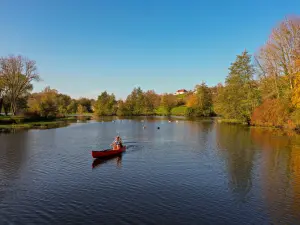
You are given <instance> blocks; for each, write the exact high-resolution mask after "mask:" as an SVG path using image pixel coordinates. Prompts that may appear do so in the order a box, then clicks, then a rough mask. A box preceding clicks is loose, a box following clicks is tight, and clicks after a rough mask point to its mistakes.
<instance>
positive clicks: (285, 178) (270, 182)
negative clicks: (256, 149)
mask: <svg viewBox="0 0 300 225" xmlns="http://www.w3.org/2000/svg"><path fill="white" fill-rule="evenodd" d="M251 137H252V139H253V141H255V144H257V145H258V146H260V147H261V148H262V151H261V159H262V163H261V164H262V166H261V174H262V191H263V193H264V196H265V197H266V203H267V204H268V208H269V211H270V213H271V216H272V219H273V222H274V223H275V224H279V223H284V222H286V224H287V222H288V220H287V221H284V220H283V218H284V215H285V214H289V213H290V212H292V211H293V212H294V214H293V215H299V212H300V145H299V144H300V136H299V135H296V134H295V133H294V134H292V133H290V134H289V136H287V135H286V132H284V131H282V130H269V129H263V128H252V129H251ZM285 219H287V218H285ZM294 219H295V220H298V221H299V220H300V216H298V218H297V217H295V218H294Z"/></svg>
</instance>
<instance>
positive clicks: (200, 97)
mask: <svg viewBox="0 0 300 225" xmlns="http://www.w3.org/2000/svg"><path fill="white" fill-rule="evenodd" d="M195 97H196V102H195V105H194V106H193V107H192V108H193V111H194V114H195V115H196V116H210V115H211V114H212V104H213V103H212V93H211V90H210V89H209V87H208V86H207V85H206V83H205V82H202V84H200V85H197V86H196V94H195Z"/></svg>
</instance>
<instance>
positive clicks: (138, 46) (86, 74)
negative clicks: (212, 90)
mask: <svg viewBox="0 0 300 225" xmlns="http://www.w3.org/2000/svg"><path fill="white" fill-rule="evenodd" d="M0 4H1V5H0V23H1V35H0V56H6V55H8V54H22V55H24V56H27V57H29V58H31V59H34V60H36V61H37V65H38V69H39V73H40V75H41V77H42V78H43V82H40V83H39V84H35V91H40V90H41V89H42V88H44V87H45V86H47V85H50V86H51V88H55V89H57V90H58V91H60V92H62V93H66V94H69V95H71V96H72V97H75V98H78V97H80V96H87V97H96V96H97V95H98V94H100V93H101V92H102V91H104V90H107V91H108V92H110V93H111V92H114V93H115V94H116V96H117V97H118V98H119V97H125V96H127V94H129V93H130V92H131V90H132V89H133V87H135V86H141V87H142V88H143V89H144V90H148V89H154V90H155V91H157V92H158V93H162V92H174V91H176V90H177V89H180V88H185V89H192V88H193V87H194V86H195V85H196V84H197V83H200V82H201V81H202V80H204V81H206V82H207V83H208V85H215V84H217V83H219V82H223V81H224V78H225V77H226V75H227V72H228V67H229V66H230V63H231V62H232V61H234V59H235V57H236V55H237V54H239V53H241V52H242V51H243V50H244V49H245V48H246V49H247V50H249V52H250V53H251V54H253V53H254V52H256V51H257V50H258V49H259V47H260V46H262V45H263V44H264V42H265V41H266V40H267V38H268V35H269V34H270V32H271V29H272V28H273V27H274V26H275V25H276V24H277V23H278V22H280V21H281V20H282V19H284V18H285V17H286V16H289V15H300V0H251V1H250V0H247V1H246V0H244V1H243V0H227V1H225V0H219V1H217V0H216V1H201V0H197V1H188V0H178V1H176V0H172V1H163V0H149V1H148V0H97V1H96V0H95V1H93V0H86V1H83V0H82V1H78V0H51V1H46V0H26V1H25V0H19V1H16V0H1V1H0Z"/></svg>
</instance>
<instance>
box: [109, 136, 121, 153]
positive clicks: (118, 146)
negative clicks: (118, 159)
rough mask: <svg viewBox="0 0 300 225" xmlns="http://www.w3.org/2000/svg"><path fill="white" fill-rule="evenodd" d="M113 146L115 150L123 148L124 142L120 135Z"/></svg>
mask: <svg viewBox="0 0 300 225" xmlns="http://www.w3.org/2000/svg"><path fill="white" fill-rule="evenodd" d="M111 146H112V147H113V150H119V149H120V148H122V147H123V142H122V139H121V138H120V136H119V135H118V136H117V137H116V138H115V140H114V141H113V143H112V144H111Z"/></svg>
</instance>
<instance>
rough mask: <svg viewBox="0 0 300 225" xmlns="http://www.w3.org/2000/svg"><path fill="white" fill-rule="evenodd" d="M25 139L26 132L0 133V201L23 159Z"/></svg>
mask: <svg viewBox="0 0 300 225" xmlns="http://www.w3.org/2000/svg"><path fill="white" fill-rule="evenodd" d="M27 141H28V132H17V133H15V134H8V135H0V143H1V144H0V201H1V200H2V199H3V197H4V195H5V191H6V190H7V189H8V188H9V186H10V185H11V182H12V180H13V179H15V178H16V177H17V175H18V173H19V171H20V168H21V166H22V163H23V161H24V160H25V159H24V158H25V155H26V152H27Z"/></svg>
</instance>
